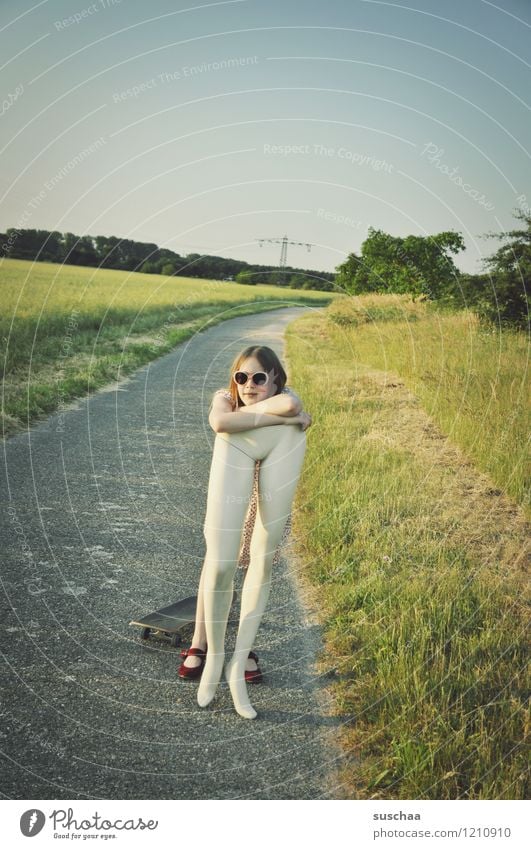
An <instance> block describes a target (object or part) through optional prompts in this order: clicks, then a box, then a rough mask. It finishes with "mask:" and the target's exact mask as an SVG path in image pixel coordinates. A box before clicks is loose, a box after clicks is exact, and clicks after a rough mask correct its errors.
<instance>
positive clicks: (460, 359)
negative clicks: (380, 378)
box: [328, 295, 531, 509]
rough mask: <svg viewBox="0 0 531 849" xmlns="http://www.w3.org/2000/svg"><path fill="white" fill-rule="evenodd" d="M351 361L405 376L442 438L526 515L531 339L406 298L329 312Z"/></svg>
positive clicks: (337, 306) (376, 299) (356, 301)
mask: <svg viewBox="0 0 531 849" xmlns="http://www.w3.org/2000/svg"><path fill="white" fill-rule="evenodd" d="M328 314H329V320H330V322H331V323H332V324H333V325H336V326H337V327H338V328H343V331H344V333H343V335H342V334H341V333H340V334H339V335H338V339H340V338H342V339H343V342H342V344H343V345H344V346H346V349H348V356H349V358H351V359H352V360H353V361H354V362H360V363H364V364H366V365H370V366H372V367H373V368H377V369H382V370H384V371H390V372H394V373H395V374H398V375H400V377H401V378H402V380H404V381H405V383H406V385H407V386H408V387H409V389H410V390H411V391H412V392H414V393H415V395H416V396H417V397H418V398H419V400H420V402H421V404H422V405H423V407H424V409H425V410H426V411H427V412H428V414H429V415H430V416H431V417H432V418H433V419H434V421H435V422H437V424H438V425H439V427H440V428H441V430H442V431H443V433H445V434H446V435H447V436H448V437H449V438H450V439H452V440H453V441H454V442H456V443H457V444H458V445H460V446H461V447H462V448H463V449H464V451H465V452H466V454H467V455H468V456H469V457H470V458H471V459H472V460H473V461H474V462H475V463H476V464H477V466H478V467H479V468H480V469H482V470H483V471H484V472H486V473H487V474H489V475H490V476H491V477H492V479H493V480H494V481H496V483H497V484H498V485H499V486H500V487H501V488H502V489H503V490H504V491H506V492H507V493H508V494H510V495H511V496H512V497H513V498H515V499H516V500H517V501H518V502H519V503H521V504H524V505H525V507H526V509H529V506H530V505H529V471H530V467H529V434H530V424H531V420H530V410H531V407H530V398H531V393H530V379H529V378H530V344H529V342H530V340H529V338H528V337H527V336H526V335H525V334H524V333H522V332H518V331H513V332H511V331H508V330H504V331H503V332H500V331H499V330H497V329H496V328H495V327H492V328H491V329H490V330H489V329H486V328H485V327H481V326H480V324H479V321H478V319H477V317H476V316H475V315H474V314H473V313H471V312H466V311H464V312H459V313H449V312H438V311H437V309H436V307H435V308H434V307H433V306H428V305H427V304H426V303H423V302H419V301H417V302H412V301H409V300H408V299H407V298H406V297H404V296H399V295H396V296H393V295H389V296H367V297H364V298H345V297H340V298H338V299H337V300H335V301H334V302H333V304H332V305H331V306H330V307H329V310H328Z"/></svg>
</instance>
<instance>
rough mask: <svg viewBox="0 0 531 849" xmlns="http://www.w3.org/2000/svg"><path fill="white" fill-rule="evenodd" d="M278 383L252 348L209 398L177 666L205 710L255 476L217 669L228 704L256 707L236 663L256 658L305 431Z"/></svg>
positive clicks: (270, 362)
mask: <svg viewBox="0 0 531 849" xmlns="http://www.w3.org/2000/svg"><path fill="white" fill-rule="evenodd" d="M285 384H286V372H285V371H284V369H283V367H282V365H281V363H280V360H279V359H278V357H277V355H276V354H275V352H274V351H273V350H272V349H271V348H268V347H266V346H251V347H249V348H246V349H245V350H244V351H242V352H241V353H240V354H239V355H238V356H237V357H236V358H235V360H234V362H233V364H232V368H231V379H230V386H229V389H228V390H223V389H220V390H218V391H217V392H216V393H215V395H214V398H213V401H212V405H211V408H210V414H209V423H210V426H211V427H212V429H213V430H214V431H215V433H216V438H215V441H214V451H213V455H212V465H211V469H210V480H209V487H208V500H207V511H206V517H205V523H204V536H205V540H206V546H207V550H206V557H205V562H204V565H203V571H202V574H201V580H200V583H199V591H198V602H197V615H196V628H195V632H194V637H193V640H192V647H191V648H190V649H189V650H188V652H187V657H186V660H185V661H184V663H183V664H182V665H181V668H180V670H179V674H180V675H181V677H199V676H200V675H201V683H200V685H199V690H198V694H197V701H198V704H199V705H200V706H201V707H206V705H208V704H209V703H210V702H211V701H212V699H213V698H214V695H215V692H216V689H217V685H218V683H219V680H220V678H221V673H222V669H223V662H224V658H225V652H224V643H225V631H226V626H227V619H228V614H229V609H230V605H231V601H232V592H233V578H234V574H235V571H236V565H237V561H238V555H239V552H240V543H241V537H242V527H243V523H244V519H245V513H246V512H247V508H248V507H249V500H250V496H251V493H252V490H253V483H254V481H255V474H257V479H258V487H257V492H256V491H255V502H254V503H253V504H251V507H250V509H249V515H250V516H252V513H253V512H254V510H253V508H255V509H256V520H255V526H254V530H253V533H252V538H251V542H250V564H249V567H248V569H247V574H246V577H245V582H244V585H243V590H242V599H241V613H240V622H239V629H238V635H237V638H236V646H235V650H234V654H233V656H232V658H231V660H230V661H229V663H228V664H227V665H226V667H225V677H226V679H227V681H228V684H229V687H230V691H231V695H232V699H233V702H234V706H235V709H236V711H237V712H238V713H239V714H240V716H243V717H245V718H248V719H254V718H255V717H256V711H255V710H254V708H253V707H252V706H251V704H250V702H249V698H248V695H247V689H246V686H245V677H246V676H245V665H246V663H248V664H249V663H252V662H253V660H251V661H248V658H249V657H251V658H256V655H254V653H252V652H251V648H252V645H253V642H254V639H255V636H256V632H257V630H258V627H259V625H260V620H261V617H262V614H263V612H264V609H265V606H266V603H267V599H268V596H269V590H270V582H271V567H272V564H273V560H274V558H275V552H276V549H277V548H278V546H279V543H280V542H281V538H282V533H283V531H284V529H285V527H286V523H287V521H288V518H289V513H290V509H291V504H292V501H293V496H294V494H295V490H296V487H297V483H298V479H299V474H300V470H301V468H302V463H303V460H304V453H305V449H306V434H305V433H304V431H305V430H306V429H307V428H308V427H309V426H310V425H311V417H310V416H309V415H308V413H305V412H303V411H302V404H301V402H300V399H299V398H298V397H297V396H296V395H295V393H294V392H292V391H291V390H289V389H288V388H287V387H286V385H285ZM257 461H260V466H259V469H258V470H256V463H257ZM207 645H208V652H207V651H206V648H207ZM185 670H186V671H185ZM255 670H256V667H255ZM250 671H251V670H248V673H249V672H250ZM247 677H248V679H249V675H248V676H247ZM258 680H259V678H258Z"/></svg>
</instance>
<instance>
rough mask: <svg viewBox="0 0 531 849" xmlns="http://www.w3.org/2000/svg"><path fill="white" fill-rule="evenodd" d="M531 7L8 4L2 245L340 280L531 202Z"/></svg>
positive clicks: (472, 230) (450, 3)
mask: <svg viewBox="0 0 531 849" xmlns="http://www.w3.org/2000/svg"><path fill="white" fill-rule="evenodd" d="M530 35H531V0H500V2H498V3H491V2H486V0H445V2H444V3H441V2H439V0H409V2H408V0H400V2H398V1H397V0H389V2H383V0H351V2H347V0H327V2H322V0H309V2H296V0H267V2H263V0H227V2H210V3H205V2H198V1H197V0H186V2H182V0H151V2H150V3H145V2H141V0H94V2H92V3H91V2H87V1H86V0H41V2H36V3H35V2H29V0H4V2H2V3H1V5H0V44H1V47H2V49H1V56H2V60H1V63H2V65H3V69H2V107H1V110H0V112H1V114H0V131H1V141H0V150H1V168H0V195H1V202H0V230H2V231H5V229H6V228H7V227H20V228H24V229H26V228H42V229H47V230H53V229H56V230H61V231H67V230H68V231H71V232H74V233H77V234H79V235H82V234H91V235H97V234H104V235H115V236H119V237H123V238H132V239H137V240H139V241H150V242H156V243H157V244H159V245H160V246H162V247H168V248H171V249H173V250H175V251H177V252H178V253H181V254H186V253H191V252H197V253H210V254H217V255H219V256H227V257H234V258H237V259H242V260H246V261H247V262H250V263H254V262H257V263H264V264H275V263H276V262H278V258H279V253H280V246H279V245H275V244H268V245H264V247H262V248H260V247H259V244H258V242H257V239H258V238H277V237H278V238H280V237H282V236H283V235H284V234H287V236H288V237H289V238H290V239H291V240H293V241H297V242H304V243H311V244H312V248H311V252H308V250H307V248H306V247H304V246H291V247H290V248H289V252H288V264H290V265H294V266H298V267H307V268H314V269H322V270H326V271H332V270H333V269H334V268H335V267H336V266H337V265H338V264H339V263H340V262H342V261H343V260H344V259H345V258H346V256H347V255H348V254H349V253H350V252H351V251H356V252H357V251H359V249H360V245H361V242H362V241H363V239H364V238H365V236H366V232H367V228H368V227H369V226H373V227H375V228H380V229H383V230H385V231H386V232H388V233H391V234H393V235H407V234H410V233H414V234H419V235H429V234H433V233H437V232H440V231H442V230H450V229H453V230H458V231H460V232H462V233H463V235H464V237H465V241H466V245H467V250H466V253H464V254H461V255H460V256H459V258H458V259H457V264H458V266H459V267H460V268H462V269H463V270H466V271H479V270H480V265H479V260H480V259H481V257H483V256H486V255H489V254H490V253H492V252H493V251H494V250H495V249H496V247H497V242H495V241H494V240H488V239H484V238H481V236H482V234H484V233H486V232H500V231H501V230H504V229H507V228H511V227H512V226H514V224H515V222H514V219H513V217H512V210H513V209H514V208H515V207H518V206H519V207H521V208H524V209H528V208H529V207H530V206H531V180H530V175H531V167H530V162H529V139H530V138H531V125H530V120H529V107H528V105H527V101H528V93H529V91H531V85H530V83H531V79H530V74H529V69H530V64H529V62H530V50H529V45H530V43H531V39H530Z"/></svg>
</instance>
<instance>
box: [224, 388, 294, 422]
mask: <svg viewBox="0 0 531 849" xmlns="http://www.w3.org/2000/svg"><path fill="white" fill-rule="evenodd" d="M301 411H302V401H301V399H300V398H299V396H298V395H296V394H295V392H294V391H293V389H290V390H289V393H288V392H285V393H280V395H272V396H271V398H266V399H265V401H258V402H257V403H256V404H249V406H248V407H240V408H239V410H238V412H239V413H245V414H249V413H269V414H271V415H274V416H296V415H297V414H298V413H300V412H301Z"/></svg>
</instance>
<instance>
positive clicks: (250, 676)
mask: <svg viewBox="0 0 531 849" xmlns="http://www.w3.org/2000/svg"><path fill="white" fill-rule="evenodd" d="M249 657H250V659H251V660H254V662H255V663H256V664H257V667H256V669H246V670H245V681H246V683H247V684H261V683H262V672H261V670H260V667H259V666H258V655H257V654H256V652H254V651H250V652H249Z"/></svg>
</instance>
